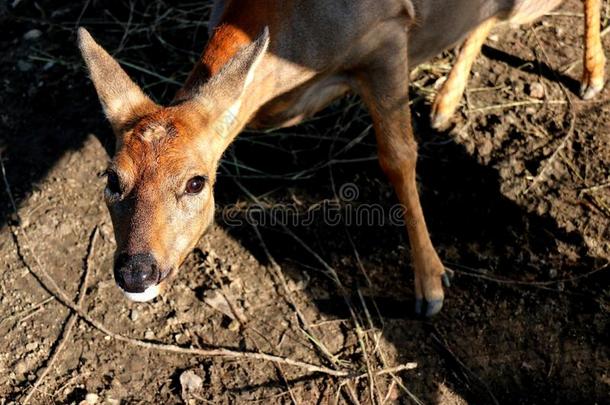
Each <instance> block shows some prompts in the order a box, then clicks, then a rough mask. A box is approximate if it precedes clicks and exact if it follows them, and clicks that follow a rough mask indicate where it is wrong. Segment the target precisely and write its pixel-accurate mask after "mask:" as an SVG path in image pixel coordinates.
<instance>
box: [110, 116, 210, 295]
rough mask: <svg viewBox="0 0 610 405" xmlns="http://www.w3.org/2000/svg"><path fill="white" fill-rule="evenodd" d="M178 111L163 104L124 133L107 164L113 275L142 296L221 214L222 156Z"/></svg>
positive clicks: (150, 291) (171, 271)
mask: <svg viewBox="0 0 610 405" xmlns="http://www.w3.org/2000/svg"><path fill="white" fill-rule="evenodd" d="M179 113H180V110H179V109H178V110H177V111H172V109H169V111H167V110H161V111H160V112H158V113H153V114H152V115H151V116H149V117H146V118H144V119H142V120H141V121H140V122H139V123H138V124H137V125H136V126H135V127H134V128H133V129H132V130H130V131H128V132H127V133H125V134H124V135H123V142H122V143H121V146H120V147H119V149H118V151H117V153H116V155H115V158H114V159H113V161H112V162H111V164H110V165H109V168H108V170H107V184H106V188H105V190H104V198H105V200H106V204H107V206H108V210H109V211H110V215H111V218H112V223H113V226H114V232H115V238H116V243H117V248H116V254H115V264H114V277H115V280H116V282H117V284H118V285H119V287H120V288H121V289H122V290H123V291H124V292H125V294H126V295H127V297H129V298H130V299H133V300H136V301H144V300H147V299H150V298H154V297H155V296H156V295H157V294H158V293H159V292H160V289H161V287H162V286H164V285H165V281H166V280H168V278H169V277H170V276H171V275H173V274H174V273H175V272H176V270H177V268H178V266H179V265H180V263H182V261H183V260H184V258H185V256H186V255H187V254H188V253H189V252H190V251H191V249H192V248H193V246H194V245H195V244H196V243H197V241H198V239H199V237H200V236H201V235H202V234H203V232H204V231H205V229H206V228H208V226H209V225H210V224H211V222H212V220H213V217H214V196H213V193H212V188H213V184H214V180H215V170H216V162H215V158H214V156H212V155H211V154H210V152H211V150H210V149H211V148H210V144H209V142H206V138H205V137H203V136H201V135H199V134H198V132H199V131H193V130H192V129H190V128H189V126H188V125H185V124H184V123H182V122H181V120H180V118H178V117H177V115H178V114H179ZM204 130H205V129H204Z"/></svg>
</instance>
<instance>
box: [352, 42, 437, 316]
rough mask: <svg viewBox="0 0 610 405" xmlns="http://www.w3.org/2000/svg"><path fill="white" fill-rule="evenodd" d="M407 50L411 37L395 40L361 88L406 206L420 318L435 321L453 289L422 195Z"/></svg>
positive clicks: (376, 58) (371, 65) (385, 164)
mask: <svg viewBox="0 0 610 405" xmlns="http://www.w3.org/2000/svg"><path fill="white" fill-rule="evenodd" d="M406 44H407V41H406V33H405V38H404V41H401V40H400V39H397V38H395V39H392V40H391V41H390V43H389V44H387V43H386V44H383V46H381V49H380V50H379V51H378V52H377V53H376V54H375V55H373V57H372V59H371V60H370V61H369V62H368V63H367V66H366V67H365V68H364V73H362V74H360V75H359V77H358V80H357V82H358V90H359V92H360V94H361V95H362V97H363V100H364V102H365V104H366V106H367V108H368V110H369V113H370V114H371V117H372V119H373V124H374V129H375V135H376V138H377V147H378V156H379V163H380V165H381V167H382V169H383V171H384V172H385V174H386V175H387V176H388V178H389V180H390V182H391V183H392V185H393V186H394V189H395V191H396V194H397V196H398V199H399V201H400V203H401V204H402V205H403V209H404V219H405V223H406V228H407V234H408V236H409V242H410V245H411V257H412V263H413V269H414V272H415V295H416V305H415V308H416V312H417V313H419V314H421V313H425V314H426V315H427V316H430V315H434V314H436V313H437V312H438V311H440V309H441V307H442V305H443V299H444V293H443V286H442V282H441V281H442V280H443V278H444V279H445V281H447V284H448V279H447V278H446V275H445V268H444V266H443V264H442V263H441V261H440V259H439V257H438V254H437V253H436V250H435V249H434V246H433V245H432V242H431V240H430V235H429V234H428V229H427V227H426V221H425V219H424V213H423V211H422V207H421V204H420V201H419V195H418V191H417V185H416V174H415V166H416V163H417V143H416V141H415V138H414V137H413V130H412V128H411V114H410V111H409V104H408V102H409V98H408V93H409V80H408V78H409V74H408V65H407V48H406Z"/></svg>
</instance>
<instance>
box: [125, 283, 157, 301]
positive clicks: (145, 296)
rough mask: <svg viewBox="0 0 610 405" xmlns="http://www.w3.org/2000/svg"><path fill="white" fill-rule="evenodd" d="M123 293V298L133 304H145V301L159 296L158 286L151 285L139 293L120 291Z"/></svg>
mask: <svg viewBox="0 0 610 405" xmlns="http://www.w3.org/2000/svg"><path fill="white" fill-rule="evenodd" d="M121 291H123V294H125V296H126V297H127V298H128V299H130V300H132V301H135V302H146V301H150V300H152V299H154V298H156V297H157V295H159V293H160V292H161V290H160V288H159V285H158V284H157V285H153V286H150V287H148V288H147V289H146V290H144V291H143V292H141V293H133V292H127V291H125V290H121Z"/></svg>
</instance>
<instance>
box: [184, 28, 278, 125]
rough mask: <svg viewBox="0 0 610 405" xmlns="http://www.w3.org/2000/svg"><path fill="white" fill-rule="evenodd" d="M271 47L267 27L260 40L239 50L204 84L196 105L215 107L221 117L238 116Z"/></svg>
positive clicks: (193, 96)
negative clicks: (262, 61) (223, 115)
mask: <svg viewBox="0 0 610 405" xmlns="http://www.w3.org/2000/svg"><path fill="white" fill-rule="evenodd" d="M268 47H269V28H268V27H265V28H264V29H263V32H262V33H261V34H260V35H259V36H258V38H257V39H256V40H255V41H253V42H251V43H250V44H248V45H246V46H245V47H243V48H242V49H240V50H239V51H238V52H237V53H236V54H235V56H233V57H232V58H231V59H230V60H229V61H228V62H227V63H226V64H225V65H224V66H223V67H222V69H220V71H219V72H218V73H217V74H215V75H214V76H212V77H211V78H210V79H209V80H208V81H207V82H205V83H203V84H202V85H201V86H200V87H199V89H197V92H196V94H194V95H192V98H193V101H195V102H199V103H202V104H209V102H210V100H211V101H212V102H213V103H214V110H215V111H216V112H218V113H219V114H221V115H222V114H224V113H225V112H227V111H231V113H232V114H234V116H236V115H237V113H238V112H239V106H240V105H241V99H242V96H243V95H244V93H245V92H246V90H247V89H248V86H249V85H250V84H251V82H252V80H253V79H254V73H255V71H256V68H257V66H258V65H259V63H260V61H261V60H262V59H263V56H264V55H265V52H266V51H267V48H268Z"/></svg>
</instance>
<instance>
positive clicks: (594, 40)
mask: <svg viewBox="0 0 610 405" xmlns="http://www.w3.org/2000/svg"><path fill="white" fill-rule="evenodd" d="M584 6H585V55H584V66H583V76H582V84H581V87H580V95H581V97H582V98H583V99H585V100H588V99H590V98H593V97H595V96H596V95H597V94H598V93H599V92H600V91H601V90H602V89H603V87H604V67H605V65H606V57H605V55H604V48H603V46H602V40H601V33H600V25H601V21H600V12H601V10H600V9H601V1H600V0H585V2H584Z"/></svg>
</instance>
